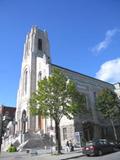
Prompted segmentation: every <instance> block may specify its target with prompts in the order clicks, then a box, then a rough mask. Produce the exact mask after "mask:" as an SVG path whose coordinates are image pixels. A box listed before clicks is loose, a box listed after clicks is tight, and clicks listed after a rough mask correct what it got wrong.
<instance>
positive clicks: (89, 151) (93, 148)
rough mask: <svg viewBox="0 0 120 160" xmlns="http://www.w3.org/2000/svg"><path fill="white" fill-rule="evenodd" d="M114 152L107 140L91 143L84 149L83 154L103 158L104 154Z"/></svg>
mask: <svg viewBox="0 0 120 160" xmlns="http://www.w3.org/2000/svg"><path fill="white" fill-rule="evenodd" d="M113 151H114V149H113V145H111V144H110V143H109V142H108V141H107V140H106V139H97V140H93V141H89V142H87V143H86V146H85V147H83V154H85V155H87V156H93V155H98V156H101V155H103V154H106V153H110V152H113Z"/></svg>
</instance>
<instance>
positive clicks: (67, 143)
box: [66, 140, 70, 152]
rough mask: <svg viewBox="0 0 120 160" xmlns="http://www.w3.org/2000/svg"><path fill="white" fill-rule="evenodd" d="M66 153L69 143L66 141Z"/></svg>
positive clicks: (68, 149)
mask: <svg viewBox="0 0 120 160" xmlns="http://www.w3.org/2000/svg"><path fill="white" fill-rule="evenodd" d="M66 151H67V152H69V151H70V148H69V141H68V140H67V141H66Z"/></svg>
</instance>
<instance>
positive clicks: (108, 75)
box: [96, 58, 120, 83]
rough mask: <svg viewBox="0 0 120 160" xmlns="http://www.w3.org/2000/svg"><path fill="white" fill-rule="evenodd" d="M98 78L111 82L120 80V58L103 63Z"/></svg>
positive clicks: (97, 74)
mask: <svg viewBox="0 0 120 160" xmlns="http://www.w3.org/2000/svg"><path fill="white" fill-rule="evenodd" d="M96 78H98V79H100V80H103V81H107V82H110V83H116V82H120V58H117V59H114V60H110V61H107V62H105V63H103V64H102V65H101V67H100V70H99V71H98V72H97V73H96Z"/></svg>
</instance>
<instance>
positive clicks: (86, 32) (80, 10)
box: [0, 0, 120, 106]
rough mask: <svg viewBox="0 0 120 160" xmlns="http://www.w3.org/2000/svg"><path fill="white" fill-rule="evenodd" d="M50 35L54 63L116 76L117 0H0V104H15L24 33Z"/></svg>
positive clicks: (119, 76)
mask: <svg viewBox="0 0 120 160" xmlns="http://www.w3.org/2000/svg"><path fill="white" fill-rule="evenodd" d="M34 25H36V26H38V27H39V28H41V29H46V30H47V31H48V34H49V41H50V46H51V57H52V63H54V64H57V65H60V66H63V67H66V68H69V69H72V70H75V71H78V72H80V73H83V74H86V75H89V76H92V77H97V78H99V79H102V80H105V81H108V82H111V83H115V82H118V81H120V69H119V68H120V1H119V0H20V1H17V0H11V1H10V0H0V104H5V105H10V106H15V105H16V94H17V89H18V83H19V78H20V71H21V63H22V56H23V44H24V41H25V36H26V34H27V33H28V32H29V31H30V29H31V27H32V26H34Z"/></svg>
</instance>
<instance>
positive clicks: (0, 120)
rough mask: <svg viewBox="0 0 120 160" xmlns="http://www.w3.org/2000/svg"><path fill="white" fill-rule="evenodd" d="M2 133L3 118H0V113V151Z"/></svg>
mask: <svg viewBox="0 0 120 160" xmlns="http://www.w3.org/2000/svg"><path fill="white" fill-rule="evenodd" d="M2 133H3V120H2V114H0V153H1V145H2Z"/></svg>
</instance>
